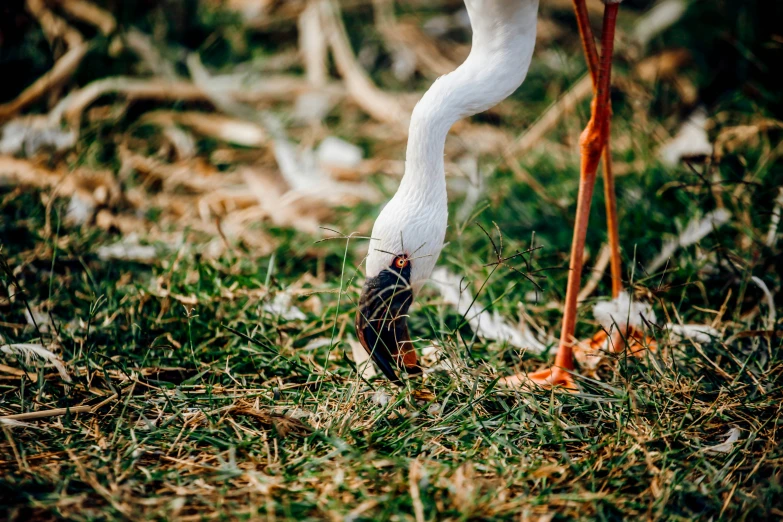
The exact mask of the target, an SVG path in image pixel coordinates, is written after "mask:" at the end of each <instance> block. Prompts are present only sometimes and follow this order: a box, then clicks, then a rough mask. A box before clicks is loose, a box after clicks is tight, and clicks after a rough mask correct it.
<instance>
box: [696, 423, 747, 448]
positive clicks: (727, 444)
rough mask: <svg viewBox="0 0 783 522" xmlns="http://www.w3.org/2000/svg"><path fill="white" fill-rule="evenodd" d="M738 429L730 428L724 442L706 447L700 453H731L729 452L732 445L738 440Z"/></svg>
mask: <svg viewBox="0 0 783 522" xmlns="http://www.w3.org/2000/svg"><path fill="white" fill-rule="evenodd" d="M740 433H741V432H740V429H739V428H731V429H730V430H729V431H728V432H726V435H725V437H726V440H725V441H723V442H721V443H720V444H716V445H714V446H708V447H706V448H702V451H703V452H705V453H713V454H714V453H731V450H732V449H734V443H735V442H737V441H738V440H739V436H740Z"/></svg>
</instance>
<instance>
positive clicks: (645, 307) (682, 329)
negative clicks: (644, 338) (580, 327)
mask: <svg viewBox="0 0 783 522" xmlns="http://www.w3.org/2000/svg"><path fill="white" fill-rule="evenodd" d="M593 316H594V317H595V319H596V321H598V322H599V323H601V326H602V327H603V328H604V329H605V330H606V331H607V332H613V331H617V329H618V328H619V329H620V331H625V330H626V329H627V328H628V327H629V326H630V327H632V328H635V329H637V330H644V329H645V323H653V324H654V323H655V322H656V318H655V312H654V311H653V309H652V306H651V305H650V304H649V303H644V302H641V301H634V300H632V299H631V295H630V292H623V293H621V294H620V295H619V296H617V298H615V299H612V300H611V301H602V302H599V303H596V304H595V305H594V306H593ZM665 329H666V330H667V331H668V332H669V334H670V336H671V338H672V339H674V340H683V339H691V340H693V341H695V342H697V343H706V342H709V341H710V340H712V339H713V338H715V337H718V336H719V335H720V332H718V330H716V329H715V328H713V327H711V326H707V325H703V324H675V323H667V324H666V325H665Z"/></svg>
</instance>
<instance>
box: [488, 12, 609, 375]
mask: <svg viewBox="0 0 783 522" xmlns="http://www.w3.org/2000/svg"><path fill="white" fill-rule="evenodd" d="M575 3H576V4H577V5H578V4H579V3H584V0H575ZM605 4H606V6H605V8H604V21H603V34H602V37H601V43H602V51H603V52H602V56H601V59H600V63H599V64H598V71H597V72H598V78H597V81H596V83H595V93H594V96H593V102H592V104H591V106H590V121H589V122H588V123H587V127H585V130H584V131H583V132H582V135H581V136H580V139H579V146H580V150H581V165H580V179H579V194H578V197H577V207H576V224H575V226H574V238H573V242H572V244H571V261H570V263H569V273H568V286H567V288H566V301H565V310H564V313H563V327H562V330H561V333H560V345H559V347H558V350H557V356H556V357H555V364H554V366H552V367H551V368H545V369H543V370H539V371H537V372H533V373H530V374H527V375H524V374H520V375H514V376H511V377H507V378H506V379H503V381H502V382H503V383H504V384H506V385H507V386H516V385H519V384H522V383H525V382H533V383H536V384H539V385H543V386H558V385H560V386H563V387H565V388H567V389H575V388H576V386H575V384H574V381H573V378H572V377H571V374H570V372H571V371H572V370H573V369H574V357H573V350H572V346H573V343H574V329H575V326H576V309H577V306H576V305H577V296H578V294H579V288H580V286H581V282H582V264H583V261H584V247H585V238H586V236H587V224H588V221H589V217H590V202H591V200H592V197H593V189H594V188H595V178H596V171H597V170H598V163H599V161H600V159H601V153H602V152H603V151H604V149H605V147H606V143H607V140H608V134H609V118H610V115H611V109H610V108H609V87H610V83H611V71H612V51H613V48H614V30H615V24H616V21H617V10H618V6H619V1H617V0H605ZM577 16H578V18H580V17H579V12H578V10H577ZM580 20H581V18H580ZM581 23H582V22H581V21H580V29H581ZM585 29H587V30H589V27H586V28H585ZM580 32H582V34H583V35H584V34H586V33H585V31H580ZM589 39H592V35H591V34H590V36H589ZM583 42H587V38H585V37H584V36H583ZM588 48H589V43H585V52H586V53H587V54H588V63H589V62H590V56H589V50H588ZM615 223H616V221H615Z"/></svg>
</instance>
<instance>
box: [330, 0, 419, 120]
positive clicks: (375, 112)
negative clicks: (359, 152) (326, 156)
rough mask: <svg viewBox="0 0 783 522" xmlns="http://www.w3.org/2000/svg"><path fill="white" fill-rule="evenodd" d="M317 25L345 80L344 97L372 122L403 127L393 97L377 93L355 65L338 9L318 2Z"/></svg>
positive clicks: (403, 116) (404, 117)
mask: <svg viewBox="0 0 783 522" xmlns="http://www.w3.org/2000/svg"><path fill="white" fill-rule="evenodd" d="M320 5H321V21H322V23H323V26H324V29H325V30H326V33H327V39H328V41H329V47H330V48H331V50H332V56H333V57H334V62H335V65H336V66H337V70H338V71H339V72H340V75H341V76H342V77H343V79H344V80H345V86H346V88H347V90H348V94H349V95H350V96H351V98H353V100H354V101H355V102H356V103H357V105H359V107H361V108H362V110H364V111H365V112H366V113H367V114H369V115H370V116H372V117H373V118H375V119H376V120H379V121H382V122H385V123H390V124H393V125H396V126H401V127H406V126H407V123H408V113H409V111H408V110H406V108H404V107H402V105H401V104H400V102H399V100H398V99H396V98H395V97H394V96H392V95H390V94H388V93H386V92H384V91H382V90H380V89H379V88H378V87H377V86H376V85H375V84H374V83H373V82H372V80H370V78H369V76H368V75H367V73H366V72H365V70H364V69H363V68H362V67H361V66H360V65H359V63H358V62H357V61H356V57H355V56H354V54H353V50H352V49H351V44H350V42H349V41H348V34H347V33H346V31H345V25H344V24H343V20H342V16H341V13H340V8H339V7H338V6H337V4H336V3H335V2H334V1H333V0H322V1H321V4H320Z"/></svg>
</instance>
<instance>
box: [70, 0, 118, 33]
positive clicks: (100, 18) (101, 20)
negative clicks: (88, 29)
mask: <svg viewBox="0 0 783 522" xmlns="http://www.w3.org/2000/svg"><path fill="white" fill-rule="evenodd" d="M59 6H60V9H62V10H63V11H65V12H66V13H68V14H69V15H71V16H72V17H74V18H76V19H77V20H79V21H81V22H84V23H87V24H90V25H92V26H95V27H97V28H98V30H99V31H100V32H101V33H103V34H104V35H110V34H111V33H113V32H114V30H115V29H116V28H117V20H115V19H114V16H112V14H111V13H110V12H108V11H106V10H104V9H101V8H100V7H98V6H97V5H95V4H91V3H90V2H85V1H84V0H66V1H65V2H60V3H59Z"/></svg>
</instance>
